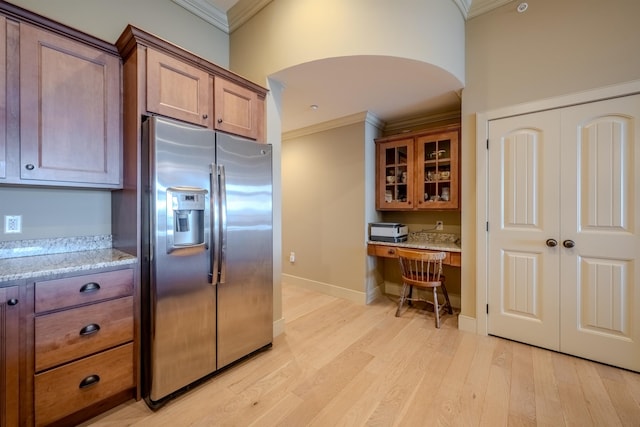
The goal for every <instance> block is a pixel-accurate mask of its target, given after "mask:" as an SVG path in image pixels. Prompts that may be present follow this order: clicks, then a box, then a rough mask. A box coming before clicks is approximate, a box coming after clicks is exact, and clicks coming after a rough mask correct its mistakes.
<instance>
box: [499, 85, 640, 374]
mask: <svg viewBox="0 0 640 427" xmlns="http://www.w3.org/2000/svg"><path fill="white" fill-rule="evenodd" d="M639 119H640V95H634V96H627V97H621V98H617V99H611V100H606V101H600V102H593V103H589V104H584V105H578V106H573V107H567V108H563V109H557V110H551V111H547V112H542V113H532V114H526V115H521V116H517V117H511V118H505V119H499V120H495V121H492V122H490V124H489V147H490V150H489V171H490V172H489V181H488V182H489V191H488V194H489V203H488V206H489V208H488V210H489V212H488V218H489V240H488V241H489V261H488V263H489V266H488V267H489V269H488V271H489V273H488V274H489V276H488V279H489V290H488V292H489V294H488V301H489V316H488V331H489V333H491V334H495V335H499V336H502V337H505V338H510V339H514V340H517V341H523V342H527V343H530V344H534V345H538V346H541V347H546V348H550V349H553V350H560V351H562V352H564V353H568V354H572V355H576V356H581V357H585V358H588V359H592V360H596V361H600V362H604V363H608V364H612V365H615V366H620V367H623V368H627V369H631V370H635V371H640V320H639V315H638V314H637V313H640V268H638V265H637V264H638V260H639V259H640V232H639V231H638V224H640V197H638V196H637V194H638V191H639V190H640V189H639V188H638V185H639V183H640V172H639V170H640V120H639ZM546 239H554V240H555V241H556V242H557V245H556V246H554V247H549V246H545V245H544V243H545V240H546Z"/></svg>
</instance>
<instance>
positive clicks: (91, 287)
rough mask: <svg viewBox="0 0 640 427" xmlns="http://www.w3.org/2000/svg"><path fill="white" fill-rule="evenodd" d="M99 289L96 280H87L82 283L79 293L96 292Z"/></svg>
mask: <svg viewBox="0 0 640 427" xmlns="http://www.w3.org/2000/svg"><path fill="white" fill-rule="evenodd" d="M99 290H100V285H99V284H97V283H96V282H89V283H85V284H84V285H82V287H81V288H80V293H82V294H87V293H90V292H96V291H99Z"/></svg>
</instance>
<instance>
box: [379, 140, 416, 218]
mask: <svg viewBox="0 0 640 427" xmlns="http://www.w3.org/2000/svg"><path fill="white" fill-rule="evenodd" d="M377 154H378V168H379V169H378V192H377V193H378V199H377V205H378V206H377V208H378V209H407V208H409V209H410V208H412V207H413V194H414V192H413V179H414V177H413V155H414V143H413V139H403V140H398V141H390V142H385V143H381V144H379V145H378V151H377Z"/></svg>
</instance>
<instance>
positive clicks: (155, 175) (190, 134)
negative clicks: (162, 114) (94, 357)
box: [141, 117, 273, 407]
mask: <svg viewBox="0 0 640 427" xmlns="http://www.w3.org/2000/svg"><path fill="white" fill-rule="evenodd" d="M142 140H143V143H142V153H141V154H142V155H141V157H142V159H143V162H142V163H143V164H142V170H143V173H142V177H141V179H142V181H143V188H145V189H146V190H147V192H148V193H147V195H148V197H146V196H145V198H144V200H143V203H142V206H143V211H142V218H143V219H142V222H143V224H142V230H143V232H142V246H143V257H142V304H143V307H142V325H143V333H142V354H143V359H142V371H143V381H144V385H145V387H144V388H143V390H144V394H145V400H146V401H147V403H148V404H149V406H151V407H157V406H159V405H160V404H162V403H164V401H166V400H167V398H169V397H170V396H171V395H172V394H174V392H176V391H180V390H182V389H184V388H185V387H187V386H189V385H191V384H193V383H194V382H197V381H198V380H200V379H202V378H205V377H207V376H209V375H210V374H212V373H215V372H216V371H218V370H220V369H221V368H224V367H225V366H228V365H229V364H231V363H233V362H234V361H237V360H239V359H241V358H243V357H244V356H247V355H249V354H251V353H253V352H255V351H258V350H261V349H263V348H268V347H270V345H271V342H272V336H273V315H272V311H273V274H272V269H273V264H272V260H273V245H272V240H273V239H272V230H273V227H272V173H271V164H272V163H271V146H270V145H266V144H258V143H255V142H253V141H250V140H247V139H243V138H239V137H234V136H231V135H227V134H223V133H218V132H214V131H211V130H208V129H204V128H199V127H195V126H191V125H188V124H184V123H181V122H177V121H172V120H168V119H163V118H158V117H149V118H148V119H147V120H146V121H145V122H144V124H143V138H142Z"/></svg>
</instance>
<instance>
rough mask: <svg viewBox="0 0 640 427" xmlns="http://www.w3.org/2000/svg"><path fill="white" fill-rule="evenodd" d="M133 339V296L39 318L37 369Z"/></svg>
mask: <svg viewBox="0 0 640 427" xmlns="http://www.w3.org/2000/svg"><path fill="white" fill-rule="evenodd" d="M132 339H133V297H126V298H119V299H115V300H111V301H105V302H102V303H98V304H91V305H88V306H84V307H78V308H74V309H71V310H66V311H58V312H56V313H51V314H45V315H43V316H38V317H36V319H35V350H36V351H35V354H36V355H35V358H36V372H38V371H41V370H44V369H48V368H52V367H54V366H57V365H60V364H62V363H66V362H70V361H72V360H75V359H79V358H81V357H83V356H86V355H88V354H93V353H97V352H99V351H102V350H105V349H107V348H110V347H115V346H116V345H119V344H124V343H126V342H128V341H131V340H132Z"/></svg>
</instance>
